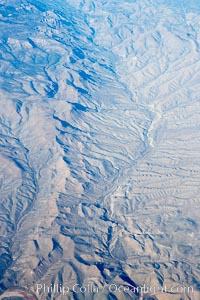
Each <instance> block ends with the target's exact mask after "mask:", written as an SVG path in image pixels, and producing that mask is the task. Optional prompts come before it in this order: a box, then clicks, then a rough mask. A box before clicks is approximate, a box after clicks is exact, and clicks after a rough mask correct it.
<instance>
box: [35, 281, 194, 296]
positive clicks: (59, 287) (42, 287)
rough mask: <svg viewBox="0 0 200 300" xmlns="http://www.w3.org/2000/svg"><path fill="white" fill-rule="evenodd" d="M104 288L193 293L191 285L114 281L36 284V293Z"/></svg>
mask: <svg viewBox="0 0 200 300" xmlns="http://www.w3.org/2000/svg"><path fill="white" fill-rule="evenodd" d="M104 290H108V291H109V292H112V293H129V294H130V293H133V294H139V295H144V294H152V295H153V294H157V293H174V294H177V293H178V294H189V293H194V288H193V287H192V286H171V287H167V286H163V287H160V286H150V285H148V284H144V285H143V286H138V287H132V286H125V285H117V284H114V283H111V284H105V285H104V286H103V287H97V286H96V285H95V284H94V283H86V284H82V285H81V284H74V285H72V286H69V285H67V284H66V285H63V284H51V285H50V286H48V285H46V284H37V285H36V293H37V294H41V293H42V294H43V293H44V294H45V293H57V294H62V295H67V294H69V293H70V292H73V293H77V294H79V293H81V294H86V293H87V294H91V293H92V294H97V293H101V292H103V291H104Z"/></svg>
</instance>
